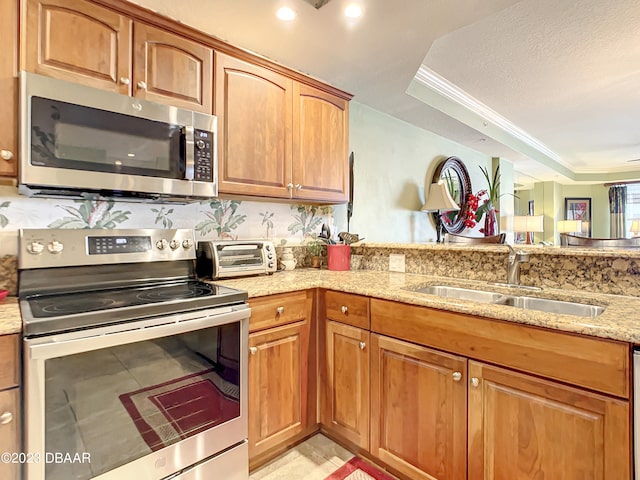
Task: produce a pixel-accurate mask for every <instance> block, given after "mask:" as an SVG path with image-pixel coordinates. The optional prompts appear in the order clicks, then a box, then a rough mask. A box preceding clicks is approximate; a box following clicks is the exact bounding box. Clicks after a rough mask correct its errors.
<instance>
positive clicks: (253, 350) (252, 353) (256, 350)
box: [249, 347, 258, 355]
mask: <svg viewBox="0 0 640 480" xmlns="http://www.w3.org/2000/svg"><path fill="white" fill-rule="evenodd" d="M257 352H258V347H249V353H250V354H251V355H255V354H256V353H257Z"/></svg>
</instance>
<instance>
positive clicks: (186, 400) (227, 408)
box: [119, 369, 240, 451]
mask: <svg viewBox="0 0 640 480" xmlns="http://www.w3.org/2000/svg"><path fill="white" fill-rule="evenodd" d="M237 388H238V387H237V386H236V385H234V384H232V383H230V382H227V381H226V380H224V379H223V378H221V377H220V376H219V375H218V374H217V373H216V372H214V371H213V370H211V369H210V370H204V371H202V372H198V373H194V374H191V375H187V376H184V377H180V378H176V379H173V380H171V381H169V382H165V383H160V384H158V385H153V386H151V387H147V388H143V389H141V390H136V391H135V392H131V393H125V394H123V395H120V397H119V398H120V401H121V402H122V404H123V405H124V408H125V409H126V410H127V412H128V413H129V415H130V416H131V419H132V420H133V422H134V424H135V426H136V428H137V429H138V431H139V432H140V435H141V436H142V438H143V440H144V441H145V442H146V443H147V445H149V448H151V450H153V451H155V450H160V449H161V448H163V447H166V446H167V445H170V444H172V443H175V442H177V441H179V440H181V439H184V438H187V437H190V436H192V435H195V434H197V433H200V432H202V431H204V430H206V429H208V428H211V427H213V426H214V425H218V424H221V423H224V422H226V421H228V420H231V419H232V418H234V417H237V416H238V415H240V404H239V402H238V391H237Z"/></svg>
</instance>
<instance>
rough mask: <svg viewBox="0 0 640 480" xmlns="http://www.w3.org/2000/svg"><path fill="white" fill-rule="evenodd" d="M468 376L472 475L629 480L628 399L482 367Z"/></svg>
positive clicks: (480, 477)
mask: <svg viewBox="0 0 640 480" xmlns="http://www.w3.org/2000/svg"><path fill="white" fill-rule="evenodd" d="M558 368H561V367H558ZM469 376H470V377H471V379H472V380H471V384H470V387H469V478H473V479H478V480H483V479H484V480H490V479H491V480H493V479H512V478H513V479H515V478H517V479H532V480H534V479H540V478H545V479H547V478H548V479H554V478H559V479H560V478H561V479H562V480H604V479H607V480H609V479H614V478H615V479H621V480H622V479H629V478H630V475H631V474H630V458H631V452H630V443H629V442H630V440H629V439H630V432H629V424H630V418H631V417H630V411H629V403H628V402H624V401H619V400H614V399H612V398H608V397H605V396H602V395H598V394H595V393H590V392H587V391H582V390H580V389H577V388H573V387H568V386H565V385H561V384H558V383H555V382H550V381H545V380H540V379H537V378H534V377H530V376H527V375H522V374H517V373H514V372H511V371H508V370H504V369H500V368H497V367H492V366H489V365H485V364H481V363H477V362H469ZM474 379H477V380H478V381H475V380H474ZM474 385H477V386H474Z"/></svg>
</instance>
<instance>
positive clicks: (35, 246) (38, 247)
mask: <svg viewBox="0 0 640 480" xmlns="http://www.w3.org/2000/svg"><path fill="white" fill-rule="evenodd" d="M43 251H44V245H43V244H42V243H40V242H31V243H30V244H29V245H27V252H29V253H30V254H32V255H39V254H41V253H42V252H43Z"/></svg>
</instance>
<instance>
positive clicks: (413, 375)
mask: <svg viewBox="0 0 640 480" xmlns="http://www.w3.org/2000/svg"><path fill="white" fill-rule="evenodd" d="M466 378H467V360H466V359H465V358H464V357H459V356H456V355H450V354H447V353H443V352H438V351H436V350H432V349H429V348H426V347H421V346H419V345H414V344H412V343H408V342H403V341H401V340H396V339H394V338H389V337H384V336H381V335H376V334H372V335H371V450H370V452H371V454H372V455H373V456H374V457H376V458H379V459H380V460H382V461H383V462H384V463H386V464H387V465H389V466H390V467H392V468H394V469H396V470H397V471H399V472H401V473H403V474H405V475H407V476H408V477H409V478H412V479H439V480H454V479H455V480H463V479H465V478H466V474H467V468H466V466H467V465H466V464H467V460H466V457H467V448H466V441H467V436H466V427H467V425H466V418H467V416H466V412H467V387H466V380H465V379H466ZM469 478H474V479H475V478H476V477H469ZM504 478H509V479H511V478H514V479H515V478H517V477H504Z"/></svg>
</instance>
